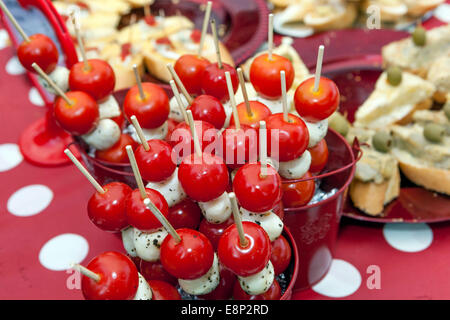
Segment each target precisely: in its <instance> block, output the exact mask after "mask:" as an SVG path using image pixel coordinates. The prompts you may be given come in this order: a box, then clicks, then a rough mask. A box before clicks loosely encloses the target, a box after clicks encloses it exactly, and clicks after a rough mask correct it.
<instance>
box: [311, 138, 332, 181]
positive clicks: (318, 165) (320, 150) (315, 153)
mask: <svg viewBox="0 0 450 320" xmlns="http://www.w3.org/2000/svg"><path fill="white" fill-rule="evenodd" d="M308 151H309V153H310V154H311V165H310V166H309V172H311V173H312V174H317V173H319V172H320V171H322V170H323V168H325V166H326V165H327V162H328V146H327V142H326V141H325V139H322V140H320V142H319V143H318V144H317V145H315V146H314V147H312V148H309V149H308Z"/></svg>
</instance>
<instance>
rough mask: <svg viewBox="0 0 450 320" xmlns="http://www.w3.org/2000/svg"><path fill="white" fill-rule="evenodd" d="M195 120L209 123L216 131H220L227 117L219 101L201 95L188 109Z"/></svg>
mask: <svg viewBox="0 0 450 320" xmlns="http://www.w3.org/2000/svg"><path fill="white" fill-rule="evenodd" d="M188 109H189V110H191V111H192V117H193V118H194V119H195V120H202V121H206V122H208V123H211V124H212V125H213V126H214V127H215V128H216V129H222V127H223V125H224V124H225V119H226V117H227V115H226V114H225V109H224V108H223V105H222V104H221V103H220V101H219V100H218V99H217V98H215V97H213V96H208V95H206V94H202V95H200V96H198V97H196V98H195V99H194V101H192V103H191V105H190V106H189V108H188Z"/></svg>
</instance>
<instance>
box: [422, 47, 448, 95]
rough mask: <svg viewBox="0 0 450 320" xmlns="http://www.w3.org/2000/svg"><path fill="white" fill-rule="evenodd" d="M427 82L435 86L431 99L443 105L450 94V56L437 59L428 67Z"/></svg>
mask: <svg viewBox="0 0 450 320" xmlns="http://www.w3.org/2000/svg"><path fill="white" fill-rule="evenodd" d="M427 80H428V81H430V82H432V83H433V84H434V85H435V86H436V92H435V93H434V95H433V98H434V100H435V101H436V102H438V103H445V102H446V101H447V95H448V94H450V54H449V55H447V56H442V57H440V58H439V59H437V60H436V61H435V62H433V64H432V65H431V67H430V70H429V71H428V74H427Z"/></svg>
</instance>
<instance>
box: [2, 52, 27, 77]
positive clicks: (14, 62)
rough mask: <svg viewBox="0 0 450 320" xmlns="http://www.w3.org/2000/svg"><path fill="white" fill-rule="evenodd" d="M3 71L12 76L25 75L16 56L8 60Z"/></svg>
mask: <svg viewBox="0 0 450 320" xmlns="http://www.w3.org/2000/svg"><path fill="white" fill-rule="evenodd" d="M5 69H6V72H7V73H9V74H10V75H13V76H15V75H19V74H23V73H25V69H24V67H22V65H21V64H20V61H19V59H17V57H16V56H14V57H12V58H11V59H9V60H8V62H7V63H6V67H5Z"/></svg>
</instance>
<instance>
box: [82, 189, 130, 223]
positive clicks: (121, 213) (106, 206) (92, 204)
mask: <svg viewBox="0 0 450 320" xmlns="http://www.w3.org/2000/svg"><path fill="white" fill-rule="evenodd" d="M103 189H104V190H105V193H103V194H102V193H99V192H95V193H94V194H93V195H92V196H91V198H90V199H89V201H88V207H87V209H88V216H89V219H91V221H92V222H93V223H94V224H95V225H96V226H97V227H99V228H100V229H102V230H105V231H111V232H117V231H120V230H122V229H123V228H125V227H127V226H128V222H127V216H126V213H125V202H126V201H125V200H126V198H127V196H128V194H129V193H130V192H131V191H132V189H131V188H130V187H129V186H128V185H126V184H124V183H121V182H111V183H108V184H106V185H104V186H103Z"/></svg>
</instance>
